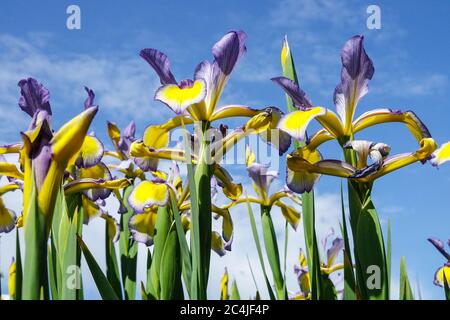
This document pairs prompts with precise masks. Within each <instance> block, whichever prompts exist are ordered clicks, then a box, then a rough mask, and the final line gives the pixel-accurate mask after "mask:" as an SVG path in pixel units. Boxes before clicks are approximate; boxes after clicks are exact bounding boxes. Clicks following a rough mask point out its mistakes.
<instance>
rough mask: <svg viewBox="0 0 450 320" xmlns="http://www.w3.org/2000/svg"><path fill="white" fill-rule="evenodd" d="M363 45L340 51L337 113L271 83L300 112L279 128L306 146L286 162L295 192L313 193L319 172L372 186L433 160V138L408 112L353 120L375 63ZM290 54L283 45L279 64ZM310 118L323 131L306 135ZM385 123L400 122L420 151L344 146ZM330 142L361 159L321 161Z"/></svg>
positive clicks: (280, 80) (286, 85)
mask: <svg viewBox="0 0 450 320" xmlns="http://www.w3.org/2000/svg"><path fill="white" fill-rule="evenodd" d="M363 41H364V38H363V36H354V37H352V38H351V39H350V40H348V41H347V42H346V44H345V45H344V47H343V49H342V52H341V59H342V71H341V82H340V83H339V84H338V85H337V87H336V89H335V92H334V103H335V105H336V110H337V114H336V113H334V112H333V111H331V110H329V109H326V108H323V107H320V106H313V104H312V102H311V100H310V99H309V98H308V97H307V96H306V94H305V92H304V91H303V90H302V89H300V88H299V86H298V85H297V84H296V83H295V82H293V81H292V80H290V79H288V78H285V77H277V78H273V79H272V80H273V81H274V82H275V83H277V84H278V85H280V86H281V87H282V88H283V90H284V91H285V92H286V94H287V95H288V96H289V97H291V99H292V101H293V103H294V105H295V106H296V107H297V108H298V110H297V111H294V112H291V113H289V114H287V115H286V116H284V117H283V118H282V119H281V121H280V123H279V125H278V127H279V128H280V129H281V130H283V131H284V132H286V133H288V134H289V135H290V136H291V137H292V138H294V139H296V140H300V141H303V142H304V146H303V147H301V148H299V149H298V150H295V151H294V152H293V153H292V154H291V155H288V159H287V164H288V165H287V167H288V168H287V184H288V186H289V188H290V189H291V190H293V191H295V192H298V193H303V192H305V191H311V189H312V188H313V186H314V183H315V182H316V181H317V180H318V179H319V177H320V175H321V174H327V175H334V176H339V177H345V178H352V179H359V181H361V182H370V181H373V180H374V179H376V178H378V177H380V176H382V175H385V174H386V173H389V172H391V171H394V170H396V169H398V168H401V167H404V166H406V165H409V164H411V163H414V162H417V161H421V162H422V163H424V162H425V161H426V160H429V159H430V158H431V156H432V154H433V152H434V151H435V149H436V143H435V142H434V140H433V139H432V138H431V135H430V132H429V131H428V129H427V128H426V126H425V125H424V124H423V122H422V121H421V120H420V119H419V118H418V117H417V116H416V115H415V113H414V112H412V111H406V112H401V111H398V110H392V109H386V108H383V109H375V110H372V111H369V112H366V113H364V114H363V115H361V116H360V117H359V118H357V119H356V120H354V116H355V110H356V107H357V104H358V102H359V101H360V99H361V98H362V97H364V96H365V95H366V94H367V92H368V82H369V80H370V79H372V77H373V74H374V67H373V63H372V60H371V59H370V58H369V56H368V55H367V54H366V51H365V49H364V44H363ZM288 52H289V47H288V44H287V42H286V41H285V42H284V46H283V50H282V57H281V59H282V64H283V65H284V63H285V59H286V55H287V54H288ZM313 120H317V121H318V122H319V124H320V125H321V126H322V127H323V128H322V129H320V130H319V131H318V132H316V133H315V134H313V135H312V136H311V137H309V136H307V134H306V129H307V127H308V125H309V124H310V123H311V121H313ZM388 122H402V123H404V124H405V125H406V126H407V128H408V129H409V130H410V131H411V133H412V134H413V136H414V137H415V139H416V140H417V141H418V142H419V145H420V147H419V149H418V150H417V151H415V152H412V153H408V154H401V155H396V156H393V157H390V158H386V155H387V153H388V151H389V150H381V149H379V148H380V147H381V146H382V145H381V144H373V145H372V146H370V145H371V144H372V143H371V142H362V141H356V142H350V143H349V144H347V145H346V143H348V142H349V141H351V140H353V138H354V135H355V134H356V133H358V132H359V131H361V130H363V129H366V128H368V127H372V126H374V125H378V124H381V123H388ZM333 139H337V140H338V142H339V143H340V144H341V145H342V146H343V147H344V148H348V149H353V150H355V151H356V153H357V154H358V158H359V160H358V163H357V164H355V163H352V164H349V163H346V162H343V161H337V160H323V158H322V155H321V154H320V152H319V151H318V147H319V146H320V145H321V144H323V143H324V142H326V141H329V140H333ZM386 151H387V152H386ZM443 153H445V152H443ZM380 154H381V157H380ZM372 156H376V157H378V158H377V159H374V160H375V162H376V163H375V164H374V165H370V167H369V168H365V165H366V164H367V160H368V158H370V157H372ZM355 165H357V166H356V167H355Z"/></svg>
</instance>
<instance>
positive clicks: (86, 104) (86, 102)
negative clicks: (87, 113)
mask: <svg viewBox="0 0 450 320" xmlns="http://www.w3.org/2000/svg"><path fill="white" fill-rule="evenodd" d="M84 90H86V93H87V94H88V96H87V98H86V100H84V109H88V108H90V107H93V106H94V99H95V93H94V90H92V89H90V88H88V87H86V86H85V87H84Z"/></svg>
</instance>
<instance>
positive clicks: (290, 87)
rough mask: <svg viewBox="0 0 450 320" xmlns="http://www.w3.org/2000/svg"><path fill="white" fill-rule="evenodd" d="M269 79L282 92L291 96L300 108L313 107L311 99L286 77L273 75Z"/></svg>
mask: <svg viewBox="0 0 450 320" xmlns="http://www.w3.org/2000/svg"><path fill="white" fill-rule="evenodd" d="M271 80H272V81H273V82H275V83H276V84H278V85H279V86H280V87H281V88H282V89H283V90H284V92H286V94H287V95H288V96H289V97H291V99H292V101H293V102H294V105H295V106H296V107H298V108H300V109H302V110H304V109H309V108H312V107H313V106H312V103H311V100H309V98H308V97H307V96H306V93H305V92H304V91H303V90H302V89H300V87H299V86H298V85H297V84H296V83H295V82H294V81H292V80H291V79H288V78H286V77H275V78H272V79H271Z"/></svg>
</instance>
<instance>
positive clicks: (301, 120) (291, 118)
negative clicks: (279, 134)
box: [278, 107, 327, 140]
mask: <svg viewBox="0 0 450 320" xmlns="http://www.w3.org/2000/svg"><path fill="white" fill-rule="evenodd" d="M326 112H327V110H326V109H325V108H322V107H315V108H312V109H309V110H305V111H303V110H299V111H294V112H291V113H289V114H287V115H285V116H284V117H283V118H282V119H281V120H280V123H279V124H278V128H279V129H281V130H283V131H284V132H286V133H287V134H289V135H290V136H291V137H293V138H294V139H297V140H304V139H305V132H306V128H307V127H308V125H309V123H310V122H311V121H312V120H313V119H314V118H316V117H318V116H322V115H324V114H326Z"/></svg>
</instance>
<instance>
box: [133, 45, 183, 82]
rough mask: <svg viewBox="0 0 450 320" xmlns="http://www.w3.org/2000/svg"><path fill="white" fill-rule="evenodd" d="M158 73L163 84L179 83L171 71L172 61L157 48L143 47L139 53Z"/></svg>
mask: <svg viewBox="0 0 450 320" xmlns="http://www.w3.org/2000/svg"><path fill="white" fill-rule="evenodd" d="M139 55H140V56H141V57H142V58H143V59H144V60H145V61H147V62H148V63H149V64H150V66H151V67H152V68H153V69H154V70H155V72H156V73H157V74H158V76H159V79H160V81H161V84H162V85H167V84H177V81H176V80H175V77H174V76H173V74H172V72H171V71H170V61H169V58H167V56H166V55H165V54H164V53H162V52H160V51H158V50H156V49H143V50H141V52H140V54H139Z"/></svg>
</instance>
